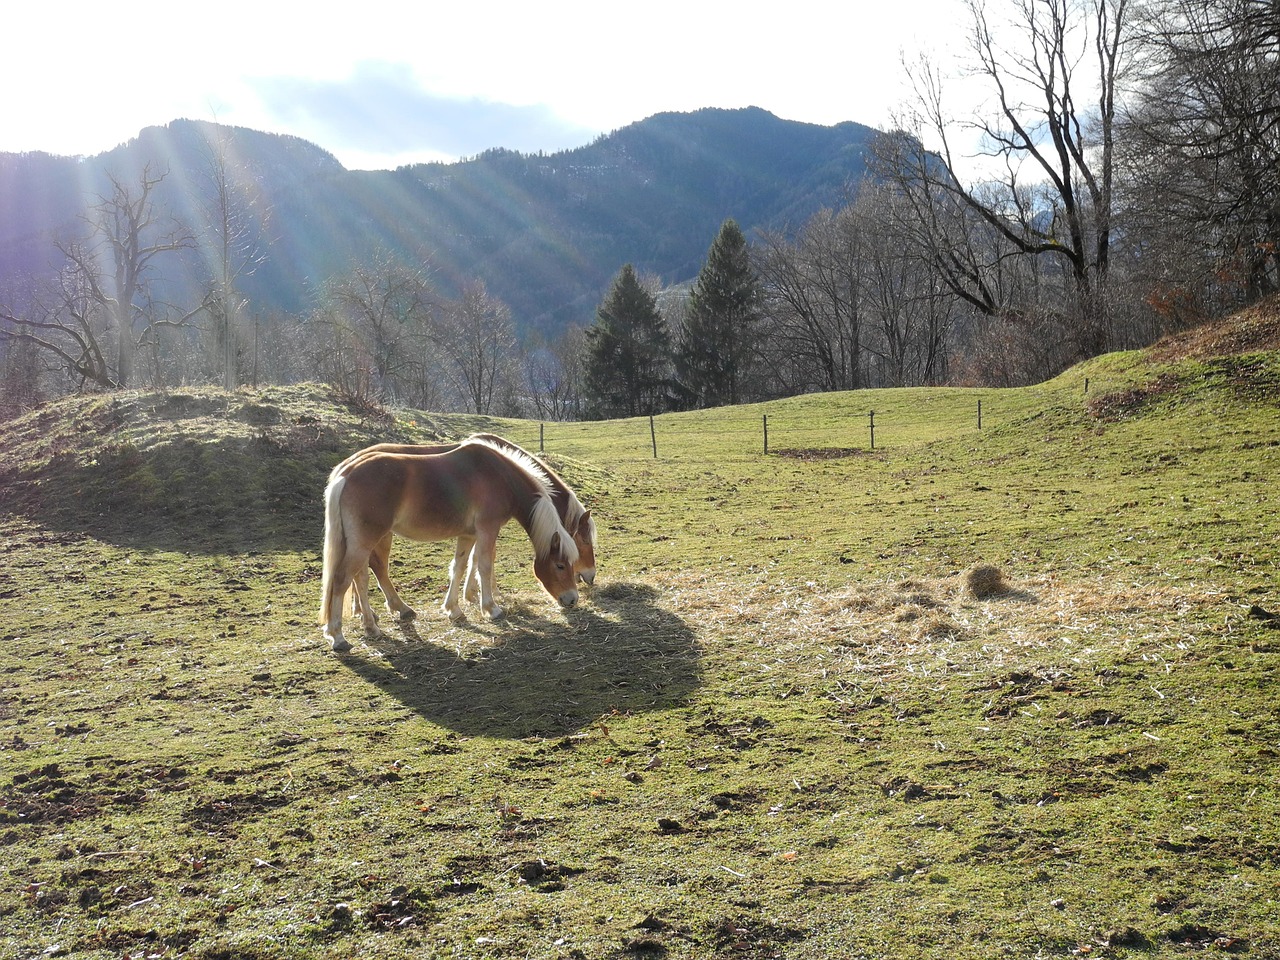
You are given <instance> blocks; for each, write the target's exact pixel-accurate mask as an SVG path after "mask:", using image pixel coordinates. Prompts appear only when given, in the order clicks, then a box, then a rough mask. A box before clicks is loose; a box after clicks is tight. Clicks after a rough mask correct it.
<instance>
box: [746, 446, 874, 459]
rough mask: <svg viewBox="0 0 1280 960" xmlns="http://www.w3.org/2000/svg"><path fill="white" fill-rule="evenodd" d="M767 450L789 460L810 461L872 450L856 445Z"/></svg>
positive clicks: (840, 457) (842, 457)
mask: <svg viewBox="0 0 1280 960" xmlns="http://www.w3.org/2000/svg"><path fill="white" fill-rule="evenodd" d="M769 452H770V453H772V454H773V455H774V456H776V457H786V458H787V459H789V460H804V461H807V462H811V463H812V462H816V461H819V460H845V459H848V458H849V457H857V456H860V455H862V454H864V453H871V452H872V451H870V450H863V449H861V448H858V447H804V448H799V447H787V448H783V449H781V450H770V451H769Z"/></svg>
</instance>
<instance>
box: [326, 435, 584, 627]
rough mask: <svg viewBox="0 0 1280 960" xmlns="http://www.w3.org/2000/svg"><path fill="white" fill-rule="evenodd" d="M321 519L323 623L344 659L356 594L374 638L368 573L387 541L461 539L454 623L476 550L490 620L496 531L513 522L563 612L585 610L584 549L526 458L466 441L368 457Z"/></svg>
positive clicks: (332, 493)
mask: <svg viewBox="0 0 1280 960" xmlns="http://www.w3.org/2000/svg"><path fill="white" fill-rule="evenodd" d="M324 519H325V531H324V576H323V581H322V593H321V599H320V622H321V623H322V624H324V633H325V636H326V637H328V638H329V642H330V644H331V645H332V647H333V649H334V650H337V651H343V650H350V649H351V645H350V644H349V643H347V641H346V639H345V638H344V637H343V636H342V607H343V603H342V601H343V598H344V597H345V596H346V593H347V589H348V587H351V586H352V585H354V586H355V589H356V592H357V594H358V595H359V597H360V601H361V607H362V612H363V616H362V619H363V623H364V629H365V632H366V633H368V634H376V633H377V621H376V620H375V619H374V617H373V614H372V612H371V609H370V606H369V597H368V581H367V579H366V577H365V576H364V572H365V570H366V569H367V568H368V566H369V561H370V554H371V553H372V551H373V549H374V547H375V546H376V545H377V544H378V543H379V542H380V541H381V540H382V539H383V538H384V537H386V536H387V535H388V534H389V533H398V534H400V535H401V536H404V537H409V538H410V539H413V540H452V539H454V538H456V539H457V546H456V547H455V549H454V556H453V562H452V563H451V564H450V565H449V590H448V593H446V594H445V599H444V604H443V608H444V611H445V612H446V613H447V614H448V615H449V616H450V618H452V619H457V618H459V617H461V616H462V608H461V606H460V604H459V602H458V595H459V593H460V592H461V587H462V577H463V575H464V573H465V569H466V567H465V564H466V559H467V556H468V555H469V554H470V553H471V552H472V549H473V548H474V550H475V559H474V565H475V567H476V570H477V572H478V574H479V577H480V603H481V607H482V608H483V609H484V611H485V612H486V613H488V614H489V616H491V617H495V618H496V617H500V616H502V608H501V607H499V606H498V605H497V604H496V603H494V600H493V554H494V547H495V545H496V542H497V538H498V531H499V530H500V529H501V528H502V527H503V525H504V524H506V522H507V521H508V520H511V519H515V520H517V521H518V522H519V523H520V525H521V526H522V527H524V530H525V532H526V533H527V534H528V536H529V540H530V542H531V543H532V544H533V548H534V564H533V570H534V573H535V574H536V575H537V577H538V579H539V580H540V581H541V582H542V585H543V587H544V588H546V591H547V592H548V593H549V594H551V596H552V597H554V598H555V599H556V600H558V601H559V602H560V605H561V606H563V607H572V606H573V605H574V604H575V603H577V602H578V590H577V576H576V574H575V573H574V569H573V564H574V561H576V560H577V559H578V548H577V547H576V546H575V544H574V542H573V538H572V537H571V536H570V535H569V532H568V531H567V530H565V528H564V525H563V524H562V523H561V522H560V517H559V515H558V514H557V513H556V508H555V504H554V503H553V501H552V499H551V487H550V482H549V480H548V478H547V476H546V474H545V472H544V471H542V470H541V469H539V468H538V466H537V464H536V463H535V462H533V461H532V460H530V458H528V457H527V456H524V457H521V456H518V455H516V454H513V453H511V452H510V451H507V450H504V449H503V448H501V447H497V446H494V445H492V444H488V443H484V442H481V441H468V442H466V443H463V444H461V445H460V446H458V447H457V448H456V449H454V450H451V451H449V452H448V453H439V454H432V455H428V456H421V455H418V456H413V455H407V454H396V453H371V454H369V455H367V456H365V457H362V458H360V459H359V460H358V461H357V462H356V463H353V464H352V465H351V466H350V467H349V469H347V471H346V472H345V473H343V474H342V475H341V476H337V477H334V478H333V479H332V480H330V482H329V485H328V486H327V487H326V488H325V505H324ZM383 589H384V591H385V590H387V589H388V587H387V585H385V584H384V585H383ZM388 595H390V594H388Z"/></svg>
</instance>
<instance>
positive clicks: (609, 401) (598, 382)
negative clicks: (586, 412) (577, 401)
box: [586, 263, 671, 417]
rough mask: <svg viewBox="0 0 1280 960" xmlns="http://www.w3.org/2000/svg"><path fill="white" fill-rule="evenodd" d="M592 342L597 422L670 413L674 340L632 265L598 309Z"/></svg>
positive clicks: (589, 375)
mask: <svg viewBox="0 0 1280 960" xmlns="http://www.w3.org/2000/svg"><path fill="white" fill-rule="evenodd" d="M586 337H587V351H586V352H587V357H586V360H587V363H586V367H587V369H586V392H587V397H588V404H589V407H590V409H591V411H592V412H593V413H594V414H595V415H596V416H600V417H622V416H627V417H635V416H641V415H643V414H650V413H657V412H660V411H661V410H664V409H665V408H666V406H667V400H666V384H667V376H666V373H667V368H668V366H669V365H670V350H671V345H670V336H669V334H668V333H667V324H666V321H665V320H664V319H663V318H662V314H661V313H660V312H659V311H658V303H657V300H655V299H654V297H653V296H652V295H651V294H650V293H649V292H648V291H647V290H645V288H644V287H643V286H642V285H641V284H640V280H639V278H638V277H637V276H636V272H635V269H634V268H633V267H632V266H631V264H629V263H628V264H627V265H626V266H624V267H623V268H622V270H621V271H619V273H618V276H617V277H616V278H615V279H614V281H613V287H612V288H611V289H610V291H609V294H608V296H607V297H606V298H605V300H604V302H603V303H601V304H600V306H599V307H597V308H596V319H595V323H594V324H593V325H592V326H591V327H589V328H588V329H587V332H586Z"/></svg>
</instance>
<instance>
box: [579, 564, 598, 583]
mask: <svg viewBox="0 0 1280 960" xmlns="http://www.w3.org/2000/svg"><path fill="white" fill-rule="evenodd" d="M578 579H579V580H581V581H582V582H583V583H585V584H586V585H587V586H591V584H593V583H595V582H596V568H595V567H592V568H591V569H590V570H580V571H579V572H578Z"/></svg>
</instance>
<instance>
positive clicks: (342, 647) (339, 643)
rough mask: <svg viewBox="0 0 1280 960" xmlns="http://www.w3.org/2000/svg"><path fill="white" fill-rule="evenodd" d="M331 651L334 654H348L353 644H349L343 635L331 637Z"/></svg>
mask: <svg viewBox="0 0 1280 960" xmlns="http://www.w3.org/2000/svg"><path fill="white" fill-rule="evenodd" d="M329 649H330V650H332V651H333V652H334V653H346V652H347V651H348V650H350V649H351V644H349V643H347V638H346V637H344V636H343V635H342V634H338V635H337V636H335V637H331V638H330V640H329Z"/></svg>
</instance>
